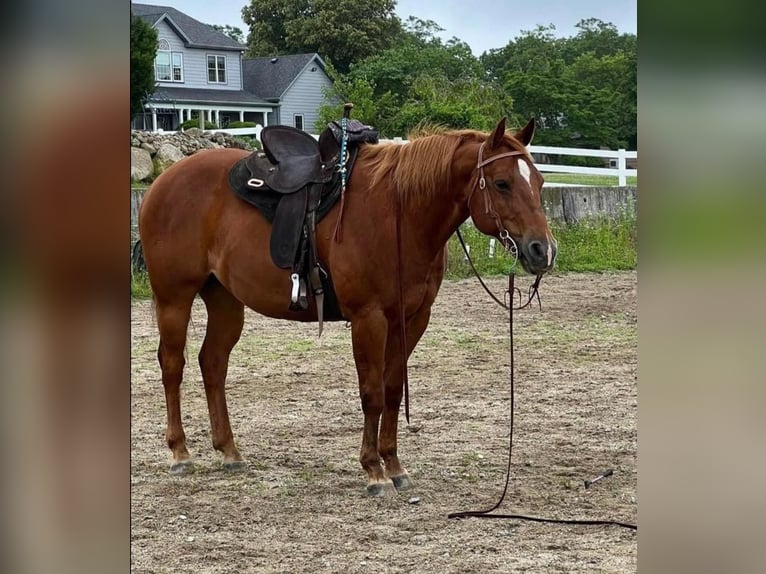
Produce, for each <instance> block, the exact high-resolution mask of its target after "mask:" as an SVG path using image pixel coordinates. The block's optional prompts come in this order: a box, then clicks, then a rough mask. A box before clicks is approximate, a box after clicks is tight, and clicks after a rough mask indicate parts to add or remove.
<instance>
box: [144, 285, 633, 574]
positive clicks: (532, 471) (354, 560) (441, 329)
mask: <svg viewBox="0 0 766 574" xmlns="http://www.w3.org/2000/svg"><path fill="white" fill-rule="evenodd" d="M517 282H518V283H521V284H522V285H526V284H528V283H529V279H528V278H520V279H517ZM489 284H490V286H492V287H493V288H494V290H495V291H496V292H502V290H503V288H504V287H505V286H506V284H507V281H506V280H505V279H502V278H500V279H493V280H490V281H489ZM636 290H637V283H636V273H635V272H626V273H615V274H568V275H560V276H552V277H546V278H545V279H544V280H543V284H542V288H541V295H542V301H543V310H542V311H539V310H538V309H537V308H536V307H534V308H530V309H526V310H524V311H520V312H517V313H516V314H515V317H514V320H515V324H516V334H515V337H516V425H515V430H514V450H513V467H512V471H511V473H512V474H511V486H510V487H509V493H508V496H507V498H506V502H505V503H504V505H503V506H502V507H501V509H500V510H499V511H498V512H502V513H523V514H532V515H536V516H543V517H558V518H585V519H610V520H620V521H625V522H633V523H635V522H636V520H637V502H636V477H637V427H636V411H637V318H636V300H637V291H636ZM132 314H133V315H132V323H133V333H132V347H133V349H132V350H133V362H132V381H133V382H132V397H133V405H132V409H133V410H132V445H131V446H132V473H131V474H132V556H133V558H132V562H133V566H132V570H133V572H136V573H180V572H194V573H234V572H291V573H292V572H298V573H302V572H312V573H313V572H342V573H356V572H360V573H361V572H378V573H380V572H413V573H414V572H417V573H425V574H432V573H439V574H444V573H448V572H449V573H452V572H454V573H468V572H475V573H486V572H539V573H549V572H566V573H571V572H588V573H605V572H610V573H611V572H619V573H623V572H635V571H636V553H637V548H636V541H637V535H636V533H635V532H634V531H630V530H626V529H622V528H617V527H609V526H562V525H553V524H539V523H531V522H520V521H516V520H477V519H468V520H459V521H455V520H448V519H447V517H446V516H447V514H448V513H450V512H454V511H458V510H478V509H482V508H486V507H489V506H492V505H493V504H494V503H495V501H496V500H497V498H498V497H499V495H500V493H501V491H502V487H503V483H504V476H505V467H506V461H507V443H508V415H509V405H510V401H509V387H508V366H509V359H508V325H507V314H506V313H505V312H504V311H503V310H502V309H500V308H499V307H497V306H496V305H495V303H493V302H492V301H491V300H490V299H489V297H488V296H487V295H486V294H485V293H484V292H483V290H481V287H480V286H479V285H478V283H477V282H476V281H475V280H465V281H460V282H445V283H444V285H443V286H442V289H441V291H440V293H439V296H438V298H437V300H436V303H435V305H434V308H433V315H432V318H431V324H430V326H429V328H428V330H427V331H426V333H425V335H424V337H423V339H422V340H421V342H420V344H419V345H418V348H417V349H416V350H415V353H414V355H413V357H412V359H411V361H410V396H411V411H412V417H411V418H412V425H413V427H415V428H417V427H420V429H419V430H418V431H417V432H413V429H408V428H406V425H405V423H404V413H403V412H402V414H401V417H402V418H401V420H402V424H401V425H400V432H399V454H400V457H401V460H402V462H403V463H404V465H405V466H406V467H407V469H408V470H409V472H410V475H411V477H412V479H413V481H414V483H415V487H414V489H413V490H411V491H407V492H404V493H400V494H399V495H398V496H397V497H395V498H388V499H370V498H368V497H366V496H365V494H364V487H365V484H366V478H365V474H364V472H363V471H362V468H361V466H360V465H359V462H358V460H357V457H358V452H359V446H360V441H361V430H362V413H361V406H360V402H359V396H358V389H357V382H356V373H355V369H354V365H353V358H352V353H351V341H350V330H349V329H347V328H346V327H345V325H344V324H343V323H332V324H330V325H326V326H325V333H324V334H323V335H322V337H321V339H317V337H316V325H302V324H297V323H289V322H286V321H276V320H272V319H266V318H263V317H260V316H258V315H256V314H255V313H252V312H249V311H248V312H247V314H246V319H245V321H246V323H245V329H244V332H243V335H242V339H241V340H240V342H239V344H238V345H237V347H236V348H235V350H234V353H233V354H232V359H231V362H230V367H229V376H228V380H227V388H228V399H229V411H230V414H231V418H232V427H233V429H234V434H235V440H236V441H237V445H238V446H239V448H240V450H241V452H242V454H243V456H245V457H246V458H247V460H248V463H249V466H248V469H247V471H246V472H243V473H239V474H230V473H226V472H225V471H224V470H223V469H222V467H221V460H220V458H219V454H218V453H217V452H216V451H214V450H213V449H212V445H211V442H210V430H209V429H210V427H209V421H208V415H207V406H206V402H205V395H204V389H203V387H202V378H201V375H200V371H199V367H198V365H197V361H196V356H197V353H198V352H199V348H200V345H201V342H202V337H203V335H204V330H205V312H204V306H203V305H202V303H201V301H197V302H196V303H195V307H194V313H193V318H192V325H191V326H190V328H189V343H188V348H187V355H188V356H187V366H186V372H185V381H184V386H183V393H184V394H183V400H182V409H183V419H184V424H185V430H186V435H187V440H188V444H189V449H190V451H191V453H192V456H193V457H194V460H195V463H196V466H195V471H194V473H193V474H190V475H186V476H174V475H171V474H170V473H169V472H168V467H169V463H170V459H171V457H170V451H169V450H168V449H167V447H166V445H165V441H164V429H165V402H164V395H163V390H162V384H161V381H160V376H159V368H158V365H157V362H156V348H157V332H156V324H155V320H154V317H153V315H152V307H151V302H149V301H138V302H134V303H133V310H132ZM402 411H403V409H402ZM607 468H613V469H614V475H613V476H612V477H610V478H607V479H605V480H603V481H601V482H599V483H598V484H596V485H594V486H593V487H591V488H590V489H588V490H586V489H585V488H584V485H583V480H584V479H586V478H591V477H593V476H595V475H597V474H599V473H600V472H601V471H603V470H605V469H607ZM413 497H418V498H419V501H418V502H417V503H415V502H414V501H411V499H412V498H413Z"/></svg>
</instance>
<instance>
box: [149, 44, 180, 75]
mask: <svg viewBox="0 0 766 574" xmlns="http://www.w3.org/2000/svg"><path fill="white" fill-rule="evenodd" d="M165 47H167V49H164V48H165ZM161 55H167V59H168V63H167V64H163V66H166V67H167V68H168V69H169V77H168V78H164V77H160V64H159V62H158V60H159V58H160V56H161ZM176 59H177V61H178V63H177V64H176V63H175V62H176ZM176 71H177V72H178V76H179V77H178V79H176V78H175V75H176V74H175V72H176ZM154 78H155V79H156V80H157V81H158V82H172V83H174V84H180V83H183V81H184V55H183V52H174V51H173V50H171V49H170V43H169V42H168V41H167V40H166V39H165V38H160V39H159V40H158V41H157V55H156V56H155V58H154Z"/></svg>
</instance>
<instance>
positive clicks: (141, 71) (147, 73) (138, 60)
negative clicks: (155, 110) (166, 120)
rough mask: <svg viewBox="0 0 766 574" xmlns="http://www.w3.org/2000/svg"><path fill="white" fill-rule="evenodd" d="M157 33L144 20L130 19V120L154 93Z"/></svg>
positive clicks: (140, 110)
mask: <svg viewBox="0 0 766 574" xmlns="http://www.w3.org/2000/svg"><path fill="white" fill-rule="evenodd" d="M156 55H157V31H156V30H155V29H154V28H152V27H151V26H150V25H149V24H147V22H146V21H145V20H142V19H141V18H136V17H134V16H133V15H132V14H131V18H130V118H131V119H133V117H134V116H135V115H136V114H138V113H140V112H142V111H143V109H144V101H145V100H146V99H147V98H148V97H149V96H151V95H152V94H153V93H154V88H155V82H154V58H155V56H156Z"/></svg>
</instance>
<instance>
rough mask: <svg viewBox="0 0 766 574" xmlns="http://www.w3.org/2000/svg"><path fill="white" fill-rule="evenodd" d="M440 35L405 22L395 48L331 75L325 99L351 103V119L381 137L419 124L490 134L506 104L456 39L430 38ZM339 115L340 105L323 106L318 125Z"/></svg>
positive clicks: (434, 27) (428, 26)
mask: <svg viewBox="0 0 766 574" xmlns="http://www.w3.org/2000/svg"><path fill="white" fill-rule="evenodd" d="M440 31H441V28H440V27H439V26H438V24H436V23H435V22H432V21H424V20H419V19H417V18H410V20H409V21H408V22H407V23H406V24H405V27H404V36H403V38H402V39H401V40H400V41H399V42H398V43H397V45H396V46H394V47H392V48H390V49H388V50H386V51H384V52H382V53H380V54H378V55H375V56H371V57H369V58H367V59H365V60H362V61H360V62H358V63H356V64H354V65H353V66H351V70H350V71H349V72H348V73H347V74H340V73H337V72H336V71H334V70H333V71H332V76H331V77H332V78H333V80H334V84H333V88H332V90H331V91H330V94H329V95H331V96H334V99H335V100H339V101H350V102H353V103H354V105H355V108H354V117H356V118H357V119H360V120H361V121H364V122H366V123H369V124H372V125H374V126H375V127H376V128H377V129H378V130H380V133H381V135H382V136H383V137H397V136H404V135H406V134H407V132H408V131H410V130H411V129H412V128H414V127H416V126H417V125H418V124H422V123H431V124H441V125H445V126H448V127H452V128H473V129H484V130H489V129H491V128H492V127H493V126H494V125H495V124H496V123H497V120H498V119H499V118H500V117H501V116H503V115H505V114H507V113H508V111H509V110H510V105H511V101H510V98H508V97H507V96H506V95H505V94H504V93H503V92H502V89H501V88H500V86H499V84H497V83H495V82H492V81H488V80H487V79H486V77H485V73H484V69H483V68H482V66H481V65H480V63H479V61H478V60H477V59H476V58H475V57H474V56H473V54H472V53H471V50H470V48H469V47H468V45H467V44H465V43H464V42H462V41H460V40H458V39H457V38H452V39H450V40H448V41H447V42H444V41H442V40H441V39H440V38H438V37H437V36H436V34H437V33H438V32H440ZM340 113H341V108H340V105H326V106H324V107H323V108H322V111H321V113H320V116H321V120H322V123H324V122H326V121H330V120H332V119H337V118H338V117H339V116H340ZM317 127H321V124H320V125H319V126H317Z"/></svg>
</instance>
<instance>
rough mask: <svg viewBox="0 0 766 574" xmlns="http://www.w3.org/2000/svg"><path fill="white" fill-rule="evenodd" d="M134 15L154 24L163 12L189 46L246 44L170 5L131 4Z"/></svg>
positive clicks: (235, 47)
mask: <svg viewBox="0 0 766 574" xmlns="http://www.w3.org/2000/svg"><path fill="white" fill-rule="evenodd" d="M131 9H132V11H133V15H134V16H138V17H139V18H141V19H143V20H145V21H147V22H148V23H149V24H151V25H154V24H155V23H156V22H157V20H159V19H160V17H162V15H163V14H167V16H168V17H169V18H170V19H171V21H172V22H173V23H175V24H176V26H178V28H180V31H181V32H182V33H183V35H185V36H186V37H187V38H188V39H189V42H190V44H189V45H190V46H192V47H198V48H217V49H221V50H245V48H246V46H245V45H244V44H240V43H239V42H237V41H236V40H233V39H231V38H229V37H228V36H227V35H226V34H224V33H223V32H219V31H218V30H216V29H215V28H213V27H212V26H210V25H208V24H203V23H202V22H200V21H199V20H195V19H194V18H192V17H190V16H187V15H186V14H184V13H183V12H180V11H178V10H176V9H175V8H171V7H170V6H155V5H153V4H131Z"/></svg>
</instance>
